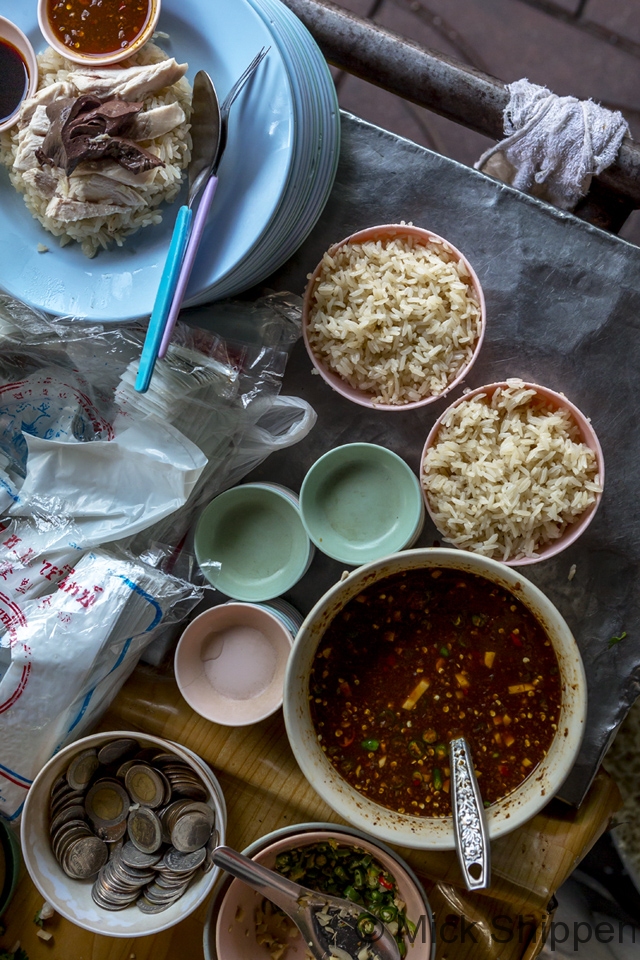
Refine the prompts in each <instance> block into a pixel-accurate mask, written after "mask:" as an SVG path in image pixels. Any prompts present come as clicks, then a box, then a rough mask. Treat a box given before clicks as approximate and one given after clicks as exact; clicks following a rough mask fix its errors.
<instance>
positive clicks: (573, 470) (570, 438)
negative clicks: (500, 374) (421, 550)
mask: <svg viewBox="0 0 640 960" xmlns="http://www.w3.org/2000/svg"><path fill="white" fill-rule="evenodd" d="M420 462H421V467H420V483H421V487H422V494H423V497H424V501H425V505H426V507H427V511H428V513H429V516H430V517H431V519H432V520H433V522H434V524H435V526H436V527H437V528H438V531H439V532H440V534H441V535H442V537H443V539H444V540H445V542H446V543H450V544H453V545H454V546H456V547H459V548H461V549H462V550H468V551H470V552H472V553H479V554H482V555H483V556H486V557H491V558H493V559H494V560H501V561H502V562H503V563H506V564H508V565H509V566H513V567H516V566H523V565H526V564H530V563H537V562H538V561H540V560H547V559H549V558H550V557H553V556H556V555H557V554H558V553H560V552H561V551H563V550H565V549H566V548H567V547H569V546H571V544H573V543H575V541H576V540H577V539H578V537H580V536H581V535H582V534H583V533H584V531H585V530H586V529H587V527H588V526H589V524H590V523H591V521H592V520H593V518H594V516H595V513H596V510H597V509H598V506H599V504H600V501H601V499H602V490H603V486H604V457H603V454H602V448H601V446H600V443H599V441H598V437H597V436H596V432H595V430H594V429H593V427H592V425H591V422H590V420H588V419H587V417H585V415H584V414H583V413H582V412H581V411H580V410H579V409H578V408H577V407H576V406H575V405H574V404H573V403H571V401H570V400H568V399H567V398H566V397H565V396H564V394H561V393H556V392H555V391H554V390H550V389H549V388H548V387H542V386H539V385H538V384H532V383H525V382H524V381H522V380H519V379H515V378H514V379H511V380H506V381H503V382H500V383H492V384H489V385H487V386H484V387H478V388H477V389H475V390H471V391H470V392H469V393H466V394H464V395H463V396H462V397H460V398H459V399H458V400H456V401H455V402H454V403H452V404H451V406H449V407H447V409H446V410H445V411H444V413H443V414H442V416H441V417H439V418H438V420H436V422H435V424H434V426H433V428H432V429H431V432H430V433H429V436H428V437H427V441H426V443H425V446H424V450H423V452H422V458H421V461H420Z"/></svg>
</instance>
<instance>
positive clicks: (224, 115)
mask: <svg viewBox="0 0 640 960" xmlns="http://www.w3.org/2000/svg"><path fill="white" fill-rule="evenodd" d="M270 49H271V47H263V48H262V50H261V51H260V52H259V53H257V54H256V55H255V57H254V58H253V60H252V61H251V63H250V64H249V66H248V67H247V69H246V70H245V71H244V73H243V74H241V76H239V77H238V79H237V80H236V82H235V83H234V85H233V86H232V87H231V90H229V93H228V94H227V95H226V97H225V98H224V101H223V103H222V106H221V107H220V142H219V144H218V151H217V153H216V156H215V158H214V161H213V164H212V166H211V170H210V171H209V176H208V179H207V184H206V186H205V188H204V190H203V191H202V196H201V197H200V203H199V204H198V209H197V211H196V214H195V216H194V218H193V225H192V227H191V235H190V237H189V242H188V244H187V248H186V250H185V253H184V258H183V261H182V267H181V269H180V276H179V278H178V283H177V285H176V290H175V293H174V295H173V300H172V301H171V308H170V310H169V315H168V317H167V323H166V325H165V328H164V334H163V335H162V343H161V344H160V349H159V350H158V357H164V356H165V354H166V352H167V348H168V346H169V343H170V342H171V336H172V334H173V328H174V326H175V324H176V320H177V319H178V313H179V312H180V307H181V305H182V300H183V298H184V295H185V292H186V289H187V284H188V283H189V277H190V276H191V269H192V267H193V264H194V261H195V258H196V254H197V252H198V247H199V245H200V240H201V237H202V233H203V230H204V225H205V223H206V220H207V215H208V213H209V207H210V206H211V202H212V200H213V197H214V194H215V192H216V187H217V186H218V177H217V173H218V167H219V166H220V160H221V159H222V154H223V153H224V148H225V147H226V145H227V137H228V131H229V114H230V112H231V106H232V104H233V103H234V101H235V100H237V98H238V95H239V94H240V91H241V90H242V89H243V87H244V86H245V85H246V84H247V83H248V81H249V80H250V79H251V77H252V76H253V74H254V73H255V71H256V70H257V68H258V67H259V66H260V64H261V63H262V61H263V60H264V58H265V57H266V55H267V54H268V53H269V50H270Z"/></svg>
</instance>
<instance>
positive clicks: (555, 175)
mask: <svg viewBox="0 0 640 960" xmlns="http://www.w3.org/2000/svg"><path fill="white" fill-rule="evenodd" d="M507 89H508V91H509V103H508V104H507V106H506V107H505V111H504V132H505V138H506V139H504V140H502V141H501V142H500V143H498V144H496V145H495V146H494V147H491V149H489V150H487V151H486V152H485V153H483V155H482V156H481V157H480V159H479V160H478V161H477V163H476V164H475V167H476V169H478V170H482V171H484V172H485V173H491V174H493V175H495V176H497V177H499V179H501V180H504V181H506V182H507V183H510V184H511V185H512V186H514V187H517V188H518V189H519V190H524V191H525V192H526V193H531V194H533V195H534V196H537V197H541V198H542V199H544V200H547V201H549V203H553V204H554V205H555V206H557V207H560V208H561V209H563V210H572V209H573V207H575V205H576V204H577V202H578V200H580V198H581V197H583V196H584V195H585V194H586V193H587V191H588V190H589V186H590V184H591V178H592V176H593V175H594V174H599V173H601V172H602V170H604V169H606V167H608V166H609V165H610V164H611V163H613V161H614V160H615V158H616V156H617V153H618V150H619V149H620V144H621V143H622V140H623V138H624V136H625V134H628V133H629V125H628V123H627V121H626V120H625V119H624V117H623V116H622V114H621V113H620V112H619V111H617V110H616V111H615V112H614V111H612V110H607V109H606V108H605V107H601V106H600V105H599V104H597V103H594V102H593V101H592V100H577V99H576V98H575V97H558V96H556V94H555V93H551V91H550V90H547V88H546V87H539V86H538V85H537V84H535V83H529V81H528V80H516V82H515V83H510V84H509V85H508V87H507Z"/></svg>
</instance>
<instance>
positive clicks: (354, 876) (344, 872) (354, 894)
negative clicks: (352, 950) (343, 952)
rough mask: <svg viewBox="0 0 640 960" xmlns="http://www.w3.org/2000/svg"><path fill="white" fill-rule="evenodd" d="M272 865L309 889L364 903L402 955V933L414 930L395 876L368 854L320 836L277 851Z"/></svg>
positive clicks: (403, 945) (364, 929)
mask: <svg viewBox="0 0 640 960" xmlns="http://www.w3.org/2000/svg"><path fill="white" fill-rule="evenodd" d="M274 869H275V870H276V871H277V872H278V873H281V874H282V875H283V876H285V877H287V878H288V879H289V880H291V881H293V882H294V883H300V884H302V886H304V887H309V889H310V890H315V891H317V892H318V893H328V894H330V895H331V896H333V897H342V898H343V899H344V900H351V901H353V902H354V903H358V904H361V905H362V906H364V907H366V908H367V910H369V912H370V913H371V914H373V916H374V917H377V918H378V919H379V920H382V921H383V923H385V924H386V925H387V927H388V928H389V931H390V933H392V934H393V936H394V938H395V941H396V943H397V944H398V949H399V951H400V956H401V957H404V956H406V952H407V946H406V943H405V940H404V933H405V932H406V931H407V930H409V931H410V932H411V931H412V930H415V926H414V924H413V923H412V922H411V921H410V920H408V918H407V915H406V910H405V904H404V903H403V902H402V901H401V900H400V898H399V893H398V886H397V884H396V881H395V878H394V877H393V876H392V875H391V874H390V873H389V872H388V871H387V870H385V869H384V867H383V866H382V865H381V864H379V863H378V861H377V860H375V859H374V857H373V856H372V854H370V853H367V852H366V851H365V850H361V849H360V848H358V847H352V846H343V845H340V844H338V842H337V841H336V840H333V839H332V840H322V841H320V842H319V843H314V844H311V845H309V846H306V847H299V848H296V849H294V850H287V851H284V852H283V853H279V854H278V856H277V857H276V862H275V867H274ZM363 923H366V918H365V920H364V921H363ZM359 932H360V933H361V934H362V935H363V936H367V935H368V934H370V933H372V932H375V925H374V927H373V929H372V930H369V929H367V927H366V926H364V927H363V929H361V930H359Z"/></svg>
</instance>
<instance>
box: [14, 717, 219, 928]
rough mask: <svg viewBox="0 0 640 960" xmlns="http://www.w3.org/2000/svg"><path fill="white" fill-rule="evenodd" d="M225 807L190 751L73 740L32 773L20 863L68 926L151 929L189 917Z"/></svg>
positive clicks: (125, 740) (156, 744) (207, 887)
mask: <svg viewBox="0 0 640 960" xmlns="http://www.w3.org/2000/svg"><path fill="white" fill-rule="evenodd" d="M225 827H226V808H225V802H224V797H223V795H222V790H221V788H220V785H219V783H218V781H217V780H216V778H215V777H214V775H213V773H212V772H211V770H210V769H209V768H208V767H207V766H206V765H205V764H204V762H203V761H202V760H201V759H200V758H199V757H197V756H196V755H195V754H194V753H192V752H191V751H190V750H188V749H186V748H185V747H182V746H180V745H179V744H177V743H172V742H170V741H168V740H161V739H160V738H159V737H152V736H149V735H147V734H141V733H131V732H122V731H113V732H109V733H99V734H94V735H93V736H90V737H85V738H84V739H83V740H78V741H77V742H76V743H73V744H71V745H70V746H68V747H65V748H64V749H63V750H61V751H60V752H59V753H57V754H56V756H55V757H53V759H51V760H50V761H49V763H47V765H46V766H45V767H43V769H42V770H41V771H40V773H39V774H38V776H37V777H36V779H35V780H34V782H33V785H32V787H31V789H30V790H29V793H28V794H27V799H26V801H25V805H24V809H23V814H22V825H21V841H22V852H23V858H24V862H25V865H26V867H27V870H28V871H29V874H30V876H31V879H32V880H33V882H34V884H35V885H36V887H37V888H38V890H39V891H40V893H41V894H42V896H43V897H44V898H45V899H46V900H47V901H48V902H49V903H51V904H52V905H53V907H54V908H55V910H56V911H57V912H58V913H60V914H62V916H63V917H65V918H66V919H67V920H71V921H72V922H73V923H76V924H77V925H78V926H80V927H83V928H84V929H85V930H90V931H91V932H93V933H98V934H105V933H106V934H108V935H109V936H113V937H141V936H148V935H149V934H153V933H159V932H160V931H161V930H166V929H168V928H169V927H172V926H173V925H174V924H176V923H178V922H179V921H180V920H182V919H184V917H186V916H188V915H189V914H190V913H192V912H193V911H194V910H196V909H197V907H198V906H199V905H200V904H201V903H202V902H203V900H204V899H205V898H206V897H207V896H208V894H209V893H210V892H211V890H212V888H213V886H214V885H215V882H216V880H217V877H218V875H219V869H218V867H216V866H214V864H213V861H212V854H213V850H214V849H215V847H216V846H217V845H218V844H220V843H224V838H225Z"/></svg>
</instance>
